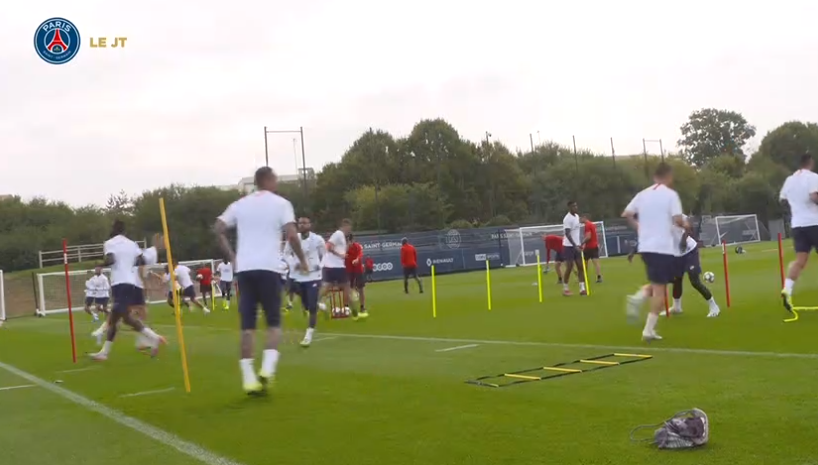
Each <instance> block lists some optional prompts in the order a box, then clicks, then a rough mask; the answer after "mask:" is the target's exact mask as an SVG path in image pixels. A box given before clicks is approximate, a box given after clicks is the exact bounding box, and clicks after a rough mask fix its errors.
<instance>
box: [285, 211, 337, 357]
mask: <svg viewBox="0 0 818 465" xmlns="http://www.w3.org/2000/svg"><path fill="white" fill-rule="evenodd" d="M298 231H299V233H300V234H299V236H298V237H299V241H301V250H303V251H304V258H306V260H307V269H306V270H299V269H298V268H297V267H295V268H294V269H293V271H291V272H290V273H291V274H290V276H291V277H292V280H293V287H294V288H295V290H297V291H298V295H299V297H300V298H301V305H302V306H303V307H304V310H306V311H307V312H309V315H310V322H309V327H308V328H307V333H306V334H305V335H304V340H302V341H301V346H302V347H309V346H310V344H311V343H312V337H313V335H314V334H315V325H316V324H317V323H318V300H319V299H318V296H319V294H320V291H321V260H322V259H323V258H324V255H326V251H327V244H326V243H325V242H324V239H323V238H322V237H321V236H319V235H318V234H314V233H313V232H312V222H311V221H310V219H309V218H307V217H301V218H299V219H298ZM291 251H292V248H291V247H289V245H288V247H287V250H286V252H287V253H291Z"/></svg>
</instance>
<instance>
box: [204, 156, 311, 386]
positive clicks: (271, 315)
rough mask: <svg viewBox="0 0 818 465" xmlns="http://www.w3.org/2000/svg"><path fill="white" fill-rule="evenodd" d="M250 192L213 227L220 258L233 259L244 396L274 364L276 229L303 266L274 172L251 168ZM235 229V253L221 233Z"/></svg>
mask: <svg viewBox="0 0 818 465" xmlns="http://www.w3.org/2000/svg"><path fill="white" fill-rule="evenodd" d="M255 184H256V189H257V190H256V192H254V193H252V194H249V195H246V196H244V197H242V198H241V199H239V200H237V201H235V202H233V203H232V204H230V206H229V207H227V209H226V210H225V211H224V213H222V215H221V216H220V217H219V218H218V219H217V220H216V224H215V225H214V230H215V232H216V235H217V236H218V239H219V245H220V247H221V249H222V252H223V253H224V256H225V257H228V258H229V260H230V261H231V262H232V263H233V264H234V270H235V272H236V277H237V278H238V284H239V290H240V292H241V293H240V294H239V314H240V315H241V358H240V359H239V366H240V367H241V373H242V384H243V387H244V390H245V392H247V394H250V395H257V394H261V393H263V392H264V391H265V386H266V385H267V383H268V382H269V381H270V380H272V379H273V377H274V376H275V372H276V367H277V365H278V359H279V352H278V344H279V342H280V340H281V279H280V277H279V276H278V273H277V272H276V270H277V269H278V266H279V262H280V260H281V252H280V251H281V248H280V247H281V239H282V237H281V232H282V231H284V233H285V238H286V240H287V242H288V243H289V244H290V246H291V247H292V249H293V252H294V253H295V255H296V256H297V257H298V262H299V269H301V270H308V269H309V267H308V265H307V262H306V259H305V257H304V252H303V251H302V250H301V241H300V240H299V238H298V230H297V229H296V226H295V214H294V213H293V206H292V204H291V203H290V202H289V201H288V200H286V199H284V198H283V197H279V196H278V195H277V194H276V193H275V191H276V189H277V184H278V182H277V179H276V175H275V173H274V172H273V170H272V169H270V168H269V167H262V168H259V169H258V170H256V173H255ZM228 228H235V229H236V236H237V238H238V240H237V244H236V252H235V253H234V252H233V246H232V245H230V240H229V239H228V238H227V229H228ZM259 305H261V308H262V310H263V311H264V315H265V317H266V319H267V338H266V339H267V340H266V343H265V347H264V352H263V358H262V361H261V370H260V371H259V373H258V376H256V374H255V373H254V371H253V369H254V367H253V363H254V360H253V351H254V348H255V332H256V320H257V319H258V306H259Z"/></svg>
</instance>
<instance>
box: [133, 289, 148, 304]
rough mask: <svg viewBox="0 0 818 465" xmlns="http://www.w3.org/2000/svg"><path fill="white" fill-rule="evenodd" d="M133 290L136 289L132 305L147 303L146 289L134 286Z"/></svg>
mask: <svg viewBox="0 0 818 465" xmlns="http://www.w3.org/2000/svg"><path fill="white" fill-rule="evenodd" d="M133 290H134V294H133V303H132V304H131V305H133V306H135V307H139V306H142V305H145V289H142V288H141V287H138V286H134V287H133Z"/></svg>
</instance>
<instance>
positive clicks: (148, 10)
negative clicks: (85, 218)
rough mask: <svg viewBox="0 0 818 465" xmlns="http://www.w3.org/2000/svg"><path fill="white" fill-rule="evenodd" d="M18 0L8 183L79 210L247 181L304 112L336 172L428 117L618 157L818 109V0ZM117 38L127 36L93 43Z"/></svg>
mask: <svg viewBox="0 0 818 465" xmlns="http://www.w3.org/2000/svg"><path fill="white" fill-rule="evenodd" d="M6 3H7V4H4V5H3V6H2V8H1V9H0V163H1V165H0V194H17V195H22V196H23V197H26V198H30V197H32V196H35V195H43V196H46V197H48V198H52V199H60V200H64V201H67V202H69V203H71V204H74V205H82V204H87V203H96V204H104V203H105V200H106V199H107V197H108V194H110V193H112V192H116V191H119V190H120V189H124V190H125V191H126V192H128V193H140V192H142V191H143V190H146V189H151V188H155V187H160V186H164V185H167V184H170V183H172V182H175V183H182V184H188V185H226V184H235V183H236V182H238V180H239V179H240V178H241V177H242V176H247V175H249V174H251V173H252V171H253V170H254V168H256V167H257V166H259V165H260V164H263V162H264V139H263V127H264V126H265V125H267V126H268V127H269V128H271V129H297V128H298V127H299V126H303V127H304V130H305V135H306V153H307V166H312V167H315V168H316V169H319V168H320V167H321V166H323V165H324V164H326V163H328V162H331V161H337V160H339V159H340V157H341V155H342V154H343V153H344V151H345V150H346V149H347V148H348V147H349V145H350V144H351V143H352V142H353V141H354V140H355V139H356V138H357V137H358V136H359V135H360V134H361V132H362V131H364V130H366V129H367V128H369V127H373V128H381V129H385V130H388V131H389V132H391V133H392V134H394V135H396V136H401V135H405V134H407V133H408V132H409V131H410V130H411V128H412V126H413V125H414V123H416V122H417V121H418V120H420V119H424V118H436V117H443V118H445V119H447V120H448V121H450V122H451V123H452V124H453V125H454V126H455V127H456V128H457V129H458V130H459V131H460V134H461V135H462V136H463V137H466V138H469V139H473V140H476V139H479V138H480V137H482V134H483V133H484V132H485V131H490V132H491V133H492V134H493V136H494V138H495V139H496V140H499V141H502V142H503V143H505V144H506V145H508V146H509V147H510V148H511V149H512V150H513V149H514V148H516V147H520V148H525V147H528V143H529V134H530V133H533V134H534V140H535V142H536V141H537V139H538V136H537V133H538V131H539V138H540V139H541V140H543V141H545V140H554V141H557V142H559V143H562V144H566V145H568V144H570V143H571V136H572V135H575V136H576V138H577V144H578V146H580V147H586V148H591V149H594V150H598V151H607V152H609V151H610V145H609V137H613V138H614V142H615V145H616V150H617V153H619V154H625V153H636V152H640V151H641V144H642V142H641V140H642V138H643V137H645V138H648V139H660V138H661V139H663V140H664V142H665V148H666V149H671V150H672V149H674V148H675V141H676V140H677V139H678V138H679V130H678V128H679V126H680V125H681V124H682V123H683V122H684V121H685V119H686V118H687V116H688V114H689V113H690V112H691V111H693V110H695V109H698V108H701V107H717V108H725V109H731V110H736V111H739V112H742V113H743V114H744V115H745V117H746V118H747V119H748V120H749V121H750V122H751V123H752V124H755V125H756V126H757V127H758V130H759V134H760V135H763V134H764V133H766V132H767V131H768V130H770V129H772V128H774V127H776V126H777V125H779V124H781V123H783V122H785V121H788V120H794V119H800V120H812V121H816V120H818V110H816V109H818V32H816V29H815V19H816V18H818V2H816V1H814V0H803V1H798V0H791V1H778V2H755V3H752V2H751V3H748V2H746V1H733V0H730V1H728V0H722V1H718V0H710V1H703V0H689V1H686V2H657V1H647V0H646V1H636V0H620V1H616V2H612V1H609V0H608V1H602V0H598V1H595V0H591V1H585V2H556V1H542V2H536V1H533V0H527V1H522V0H506V1H503V2H496V1H495V2H487V1H465V0H458V1H454V0H436V1H431V0H412V1H405V0H391V1H385V0H377V1H376V0H344V1H335V2H331V1H326V0H302V1H301V2H293V1H282V0H269V1H260V0H258V1H245V0H233V1H230V2H217V1H213V0H198V1H192V0H166V1H157V0H143V1H140V2H112V1H100V0H82V1H71V2H66V1H65V0H61V1H56V0H40V1H37V2H22V1H9V2H6ZM12 5H13V6H12ZM54 16H62V17H64V18H66V19H68V20H70V21H72V22H73V23H74V24H75V25H76V26H77V28H78V29H79V31H80V34H81V35H82V48H81V50H80V52H79V54H78V55H77V56H76V58H74V60H73V61H71V62H70V63H68V64H66V65H61V66H54V65H50V64H47V63H45V62H44V61H42V60H41V59H40V58H39V57H38V56H37V54H36V53H35V51H34V48H33V44H32V39H33V36H34V32H35V30H36V28H37V26H38V25H39V24H40V23H41V22H42V21H44V20H45V19H48V18H50V17H54ZM116 36H126V37H127V38H128V41H127V45H126V48H124V49H110V48H109V49H92V48H90V47H89V40H90V38H91V37H109V38H113V37H116ZM109 40H110V39H109ZM292 137H293V136H291V135H286V134H284V135H271V136H270V139H269V150H270V158H271V165H272V166H273V167H274V168H275V169H276V170H277V171H279V172H280V173H293V172H295V161H294V158H293V140H292ZM757 139H759V138H757ZM754 143H755V144H756V145H757V144H758V140H755V141H754ZM299 150H300V148H299ZM649 150H652V151H654V152H657V153H658V146H654V147H652V148H649Z"/></svg>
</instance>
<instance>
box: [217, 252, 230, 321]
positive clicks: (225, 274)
mask: <svg viewBox="0 0 818 465" xmlns="http://www.w3.org/2000/svg"><path fill="white" fill-rule="evenodd" d="M216 276H217V277H218V278H219V290H220V291H221V293H222V308H223V309H224V310H229V309H230V300H231V299H232V297H233V265H232V264H231V263H230V259H229V258H225V259H224V260H222V262H221V263H219V266H218V267H217V268H216Z"/></svg>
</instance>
